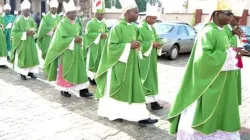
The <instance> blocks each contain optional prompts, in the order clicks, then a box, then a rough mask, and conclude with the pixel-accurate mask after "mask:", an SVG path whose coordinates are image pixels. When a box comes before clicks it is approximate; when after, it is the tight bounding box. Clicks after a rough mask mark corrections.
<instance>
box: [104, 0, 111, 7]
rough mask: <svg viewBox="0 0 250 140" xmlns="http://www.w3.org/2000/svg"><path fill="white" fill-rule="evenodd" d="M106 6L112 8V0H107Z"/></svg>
mask: <svg viewBox="0 0 250 140" xmlns="http://www.w3.org/2000/svg"><path fill="white" fill-rule="evenodd" d="M105 8H111V0H105Z"/></svg>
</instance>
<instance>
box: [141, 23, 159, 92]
mask: <svg viewBox="0 0 250 140" xmlns="http://www.w3.org/2000/svg"><path fill="white" fill-rule="evenodd" d="M149 26H150V27H151V28H150V27H149ZM139 32H140V35H141V37H142V53H143V59H142V60H141V61H140V72H141V77H142V82H143V86H144V87H145V89H146V92H145V95H146V96H150V95H157V94H158V75H157V49H155V48H154V47H153V42H160V38H159V36H158V35H157V34H156V31H155V29H154V27H153V26H151V25H148V23H147V22H146V21H143V23H142V25H140V26H139Z"/></svg>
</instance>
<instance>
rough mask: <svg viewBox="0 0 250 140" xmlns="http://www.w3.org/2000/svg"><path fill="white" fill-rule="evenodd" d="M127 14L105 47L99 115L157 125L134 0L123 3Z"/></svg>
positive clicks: (99, 82)
mask: <svg viewBox="0 0 250 140" xmlns="http://www.w3.org/2000/svg"><path fill="white" fill-rule="evenodd" d="M120 3H121V4H122V8H123V15H124V17H123V18H122V19H121V20H120V21H119V22H118V23H117V24H116V25H115V26H114V27H113V28H112V30H111V32H110V33H109V35H108V39H107V41H106V44H105V46H104V49H103V53H102V58H101V61H100V64H99V68H98V71H97V75H96V83H97V89H96V98H97V99H99V104H98V115H99V116H102V117H106V118H108V119H109V120H123V119H124V120H127V121H133V122H139V124H140V125H147V124H149V125H150V124H151V125H152V124H155V123H156V122H157V121H158V120H156V119H152V118H150V113H149V111H148V110H147V108H146V105H145V95H144V88H143V85H142V82H141V76H140V67H139V59H142V58H141V46H140V45H141V43H140V42H139V41H138V40H139V39H140V34H139V30H138V28H137V26H136V24H134V23H133V22H135V21H136V20H137V18H138V8H137V5H136V3H135V1H134V0H124V1H121V2H120Z"/></svg>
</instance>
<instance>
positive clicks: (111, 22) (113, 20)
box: [105, 19, 118, 30]
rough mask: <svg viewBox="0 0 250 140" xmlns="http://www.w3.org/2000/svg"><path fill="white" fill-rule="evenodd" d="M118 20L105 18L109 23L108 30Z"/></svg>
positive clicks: (106, 22) (107, 23)
mask: <svg viewBox="0 0 250 140" xmlns="http://www.w3.org/2000/svg"><path fill="white" fill-rule="evenodd" d="M117 21H118V20H117V19H105V24H106V25H107V28H108V30H110V29H111V28H112V27H113V26H114V25H115V24H116V22H117Z"/></svg>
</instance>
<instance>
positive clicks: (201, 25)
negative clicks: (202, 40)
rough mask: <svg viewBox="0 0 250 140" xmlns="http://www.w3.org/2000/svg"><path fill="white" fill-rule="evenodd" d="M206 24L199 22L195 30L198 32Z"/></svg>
mask: <svg viewBox="0 0 250 140" xmlns="http://www.w3.org/2000/svg"><path fill="white" fill-rule="evenodd" d="M204 26H205V23H198V24H196V25H195V26H194V29H195V31H196V32H197V33H198V32H199V31H201V29H202V28H203V27H204Z"/></svg>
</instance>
